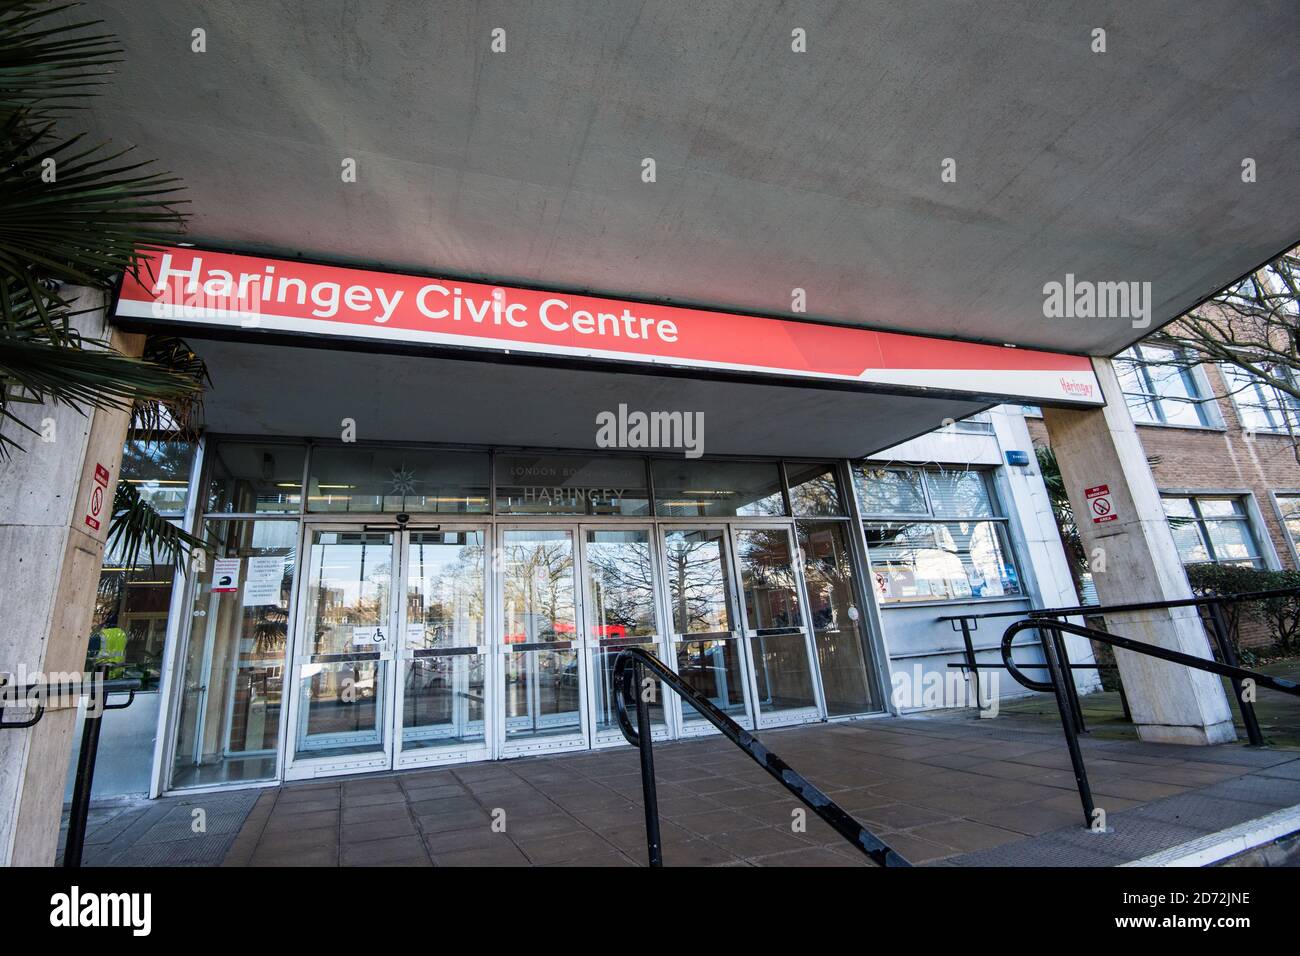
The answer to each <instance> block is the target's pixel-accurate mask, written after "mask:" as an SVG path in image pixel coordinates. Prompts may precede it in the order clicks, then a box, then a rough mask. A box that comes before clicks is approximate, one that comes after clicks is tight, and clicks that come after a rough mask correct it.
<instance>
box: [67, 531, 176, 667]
mask: <svg viewBox="0 0 1300 956" xmlns="http://www.w3.org/2000/svg"><path fill="white" fill-rule="evenodd" d="M175 573H176V571H175V568H174V567H173V566H172V565H171V564H151V563H149V559H148V557H147V556H143V557H142V559H141V560H140V561H139V562H137V563H136V565H135V566H134V567H130V568H128V567H126V566H125V565H123V563H122V562H121V561H120V560H118V559H115V557H114V556H113V555H112V554H106V555H105V560H104V566H103V567H102V568H101V569H100V572H99V588H98V589H97V590H96V592H95V609H94V616H93V618H92V619H91V627H90V639H89V641H88V643H87V645H86V670H88V671H95V670H98V669H99V668H100V667H107V669H108V670H107V676H108V678H109V679H110V680H113V679H117V678H128V679H130V678H134V679H137V680H139V681H140V692H142V693H149V692H153V691H157V690H158V680H159V677H160V675H161V673H162V659H163V646H164V644H165V643H166V640H167V618H168V612H169V611H170V609H171V597H172V580H173V578H174V576H175Z"/></svg>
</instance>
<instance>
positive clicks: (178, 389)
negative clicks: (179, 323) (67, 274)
mask: <svg viewBox="0 0 1300 956" xmlns="http://www.w3.org/2000/svg"><path fill="white" fill-rule="evenodd" d="M164 354H165V353H164ZM195 361H198V359H197V357H195ZM200 365H201V362H200ZM206 375H207V373H206V370H204V371H202V377H201V378H196V377H195V375H194V373H193V371H192V369H187V368H179V369H178V368H173V367H169V366H168V365H166V364H162V363H161V362H159V361H156V360H154V359H151V358H132V357H130V356H127V355H123V354H122V353H121V352H118V351H116V350H115V349H113V348H112V347H111V346H110V345H109V343H108V342H106V341H103V340H98V339H87V338H85V337H83V336H81V335H80V334H78V333H77V331H76V330H75V329H73V328H71V327H70V326H69V325H68V324H67V316H66V314H65V315H63V316H62V317H61V319H60V321H58V322H56V323H55V324H54V325H53V327H51V326H50V325H49V324H48V323H46V322H45V321H43V320H41V319H40V318H39V317H37V316H36V315H35V313H34V312H33V311H29V313H28V314H27V315H26V317H25V318H22V319H20V320H18V321H16V322H14V323H12V324H8V325H0V424H4V423H12V424H15V425H17V426H18V427H20V428H23V429H25V430H26V431H29V432H32V431H34V429H33V428H32V427H31V426H30V425H29V424H27V423H26V422H25V421H24V420H23V419H22V417H20V415H19V412H18V409H17V408H16V407H15V406H16V405H24V404H32V403H45V402H49V403H53V404H58V405H64V406H67V407H70V408H73V409H76V410H77V411H80V412H82V413H83V414H84V413H85V412H86V411H87V410H88V409H91V408H131V407H132V406H136V405H141V404H146V403H158V402H161V403H163V404H164V405H167V406H168V407H176V408H192V407H193V406H194V405H196V404H197V402H198V401H199V397H200V395H201V393H202V388H203V382H204V380H205V379H206ZM20 447H21V446H20V445H19V444H18V442H17V441H16V440H15V439H14V438H13V437H11V436H8V435H5V434H4V433H3V432H0V457H3V456H5V455H7V454H8V453H9V452H10V451H13V450H16V449H17V448H20Z"/></svg>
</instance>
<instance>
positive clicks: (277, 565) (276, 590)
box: [244, 557, 284, 607]
mask: <svg viewBox="0 0 1300 956" xmlns="http://www.w3.org/2000/svg"><path fill="white" fill-rule="evenodd" d="M283 580H284V558H282V557H270V558H268V557H256V558H249V559H248V580H247V581H246V582H245V583H244V607H261V606H263V605H266V604H279V603H280V584H281V583H282V582H283Z"/></svg>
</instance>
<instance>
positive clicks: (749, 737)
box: [614, 647, 911, 866]
mask: <svg viewBox="0 0 1300 956" xmlns="http://www.w3.org/2000/svg"><path fill="white" fill-rule="evenodd" d="M647 671H649V672H651V673H653V674H654V675H655V676H656V677H657V678H659V680H660V681H661V682H662V683H663V684H664V686H666V687H668V688H671V689H672V690H673V691H674V692H675V693H676V694H677V695H678V696H679V697H681V698H682V700H683V701H685V702H686V703H688V704H690V705H691V706H692V707H694V708H695V709H696V710H697V711H699V713H700V715H701V716H702V717H704V719H705V720H707V721H708V722H709V723H711V724H712V725H713V726H714V727H716V728H718V730H719V731H721V733H722V735H723V736H724V737H725V738H726V739H727V740H729V741H731V742H732V743H733V744H735V745H736V746H737V747H739V748H740V749H741V750H742V751H744V752H745V753H746V754H747V755H748V756H749V757H750V758H751V759H753V761H754V762H755V763H756V764H758V765H759V766H760V767H762V768H763V769H764V770H766V771H767V772H768V773H769V774H771V775H772V776H773V777H774V778H775V779H776V780H777V782H779V783H780V784H781V785H782V786H783V787H785V788H786V789H787V790H789V791H790V792H791V793H792V794H794V795H795V796H796V797H798V798H799V800H800V801H801V802H802V803H803V804H804V805H805V806H807V807H808V809H810V810H812V812H813V813H815V814H817V816H819V817H820V818H821V819H822V820H823V821H825V822H826V823H827V824H829V825H830V826H831V828H832V829H834V830H835V832H836V833H838V834H839V835H840V836H842V837H843V838H844V839H845V840H846V841H847V842H848V843H850V844H852V845H853V846H855V847H857V848H858V850H860V851H861V852H862V853H863V854H864V855H865V856H867V857H869V858H870V859H871V860H873V861H874V862H875V863H877V864H879V865H880V866H911V864H910V863H908V862H907V860H905V859H903V857H902V856H900V855H899V853H898V851H896V850H894V849H893V848H892V847H890V846H889V845H888V844H886V843H885V842H884V841H882V840H881V839H880V838H879V837H877V836H876V835H875V834H873V833H872V832H871V831H870V830H868V829H867V828H866V827H864V826H863V825H862V824H861V823H859V822H858V821H857V820H855V819H854V818H853V817H852V816H850V815H849V814H848V813H847V812H846V811H845V810H843V809H842V808H841V807H840V806H839V804H837V803H836V802H835V801H834V800H832V799H831V798H830V797H828V796H827V795H826V794H825V793H823V792H822V791H821V790H819V789H818V788H817V787H815V786H813V784H811V783H809V782H808V781H807V780H806V779H804V778H803V777H802V776H800V775H799V774H798V773H796V772H795V771H794V770H793V769H792V768H791V767H790V765H789V764H787V763H786V762H785V761H784V760H782V759H781V758H780V757H778V756H777V755H776V754H774V753H772V752H771V751H770V750H768V749H767V747H766V746H764V745H763V743H762V741H760V740H759V739H758V738H757V737H755V736H754V735H753V734H751V733H750V732H749V731H747V730H745V728H743V727H741V726H740V724H738V723H736V722H735V721H734V720H732V719H731V718H730V717H728V716H727V715H726V714H725V713H723V712H722V711H721V710H720V709H719V708H718V707H717V706H715V705H714V704H713V702H712V701H711V700H709V699H708V698H707V697H705V696H704V695H703V694H701V693H700V692H699V691H697V690H695V688H693V687H691V686H690V685H689V684H687V683H686V682H685V681H684V680H682V678H681V677H680V675H678V674H677V673H675V672H674V671H672V670H670V669H669V667H668V666H667V665H666V664H665V663H664V662H663V661H661V660H659V658H657V657H655V656H654V655H653V654H651V653H649V652H648V651H646V650H644V649H643V648H639V647H631V648H626V649H624V650H622V651H620V652H619V654H618V657H616V658H615V659H614V688H615V694H614V699H615V702H616V703H617V705H618V725H619V729H620V730H622V731H623V736H624V738H626V740H627V742H628V743H630V744H632V746H634V747H636V748H637V749H638V750H639V751H640V755H641V789H642V794H643V797H644V803H645V829H646V852H647V854H648V855H649V858H650V865H651V866H663V846H662V842H661V840H660V833H659V802H658V796H657V792H656V788H655V765H654V745H653V737H654V734H653V732H652V730H651V726H650V699H649V695H648V694H647V693H646V690H648V688H649V685H647V684H646V672H647ZM629 704H631V705H632V706H633V707H635V708H636V727H635V728H634V727H633V726H632V722H631V720H630V719H629V717H628V705H629Z"/></svg>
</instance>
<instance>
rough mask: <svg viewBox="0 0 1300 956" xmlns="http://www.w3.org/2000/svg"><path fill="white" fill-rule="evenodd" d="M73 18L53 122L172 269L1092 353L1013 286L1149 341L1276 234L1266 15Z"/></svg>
mask: <svg viewBox="0 0 1300 956" xmlns="http://www.w3.org/2000/svg"><path fill="white" fill-rule="evenodd" d="M87 6H88V8H89V9H90V12H92V13H93V14H95V15H100V16H102V17H103V18H104V19H105V20H106V21H107V22H108V24H109V26H110V27H111V28H112V29H113V30H115V31H116V32H117V33H118V34H119V36H120V38H121V40H122V42H123V44H124V46H125V48H126V62H125V63H124V65H123V66H122V69H121V73H120V76H118V77H117V78H116V79H115V81H114V83H113V85H112V86H111V87H110V88H109V89H108V91H107V92H106V94H105V95H104V96H103V97H102V98H101V99H100V101H99V102H98V103H97V104H96V105H95V108H94V110H93V111H92V112H91V113H89V114H87V116H86V122H88V124H89V126H90V128H91V130H92V131H93V133H94V134H95V135H97V136H99V137H102V138H111V139H112V140H113V142H114V143H117V144H134V145H136V146H138V147H139V148H140V151H141V152H142V153H143V154H144V155H146V156H152V157H157V158H158V159H159V160H160V161H161V165H162V166H163V167H165V168H167V169H169V170H171V171H173V172H175V173H176V174H178V175H180V176H181V177H183V179H184V180H185V182H186V183H187V184H188V186H189V197H190V199H192V201H193V206H192V209H193V213H194V218H193V223H192V226H191V232H192V234H193V237H194V239H195V241H197V242H200V243H208V244H216V245H221V246H228V247H232V248H237V249H246V250H249V251H255V252H267V253H273V254H280V255H299V254H301V255H304V256H307V257H312V258H321V259H326V260H331V261H336V262H342V263H356V264H365V265H370V266H380V267H385V266H386V267H393V268H398V269H408V270H415V271H421V272H429V273H433V274H444V275H460V276H465V277H485V278H491V279H496V280H499V281H506V282H517V283H522V284H529V283H531V284H537V285H543V286H551V287H557V288H563V289H570V290H594V291H599V292H605V293H610V294H613V295H622V296H629V297H641V298H648V299H652V300H670V301H674V302H679V303H694V304H702V305H709V306H712V307H717V308H722V309H736V310H744V311H756V312H761V313H771V314H788V313H789V310H790V308H791V290H792V289H794V288H802V289H805V290H806V292H807V303H808V312H807V314H808V316H809V317H815V318H820V319H824V320H828V321H835V322H847V323H853V324H858V325H865V326H873V327H878V328H885V329H899V330H911V331H917V332H924V333H931V334H938V335H946V336H955V337H964V338H971V339H977V340H984V341H994V342H1014V343H1018V344H1021V345H1030V346H1037V347H1044V348H1054V349H1062V350H1069V351H1077V352H1088V353H1092V354H1110V353H1113V352H1115V351H1117V350H1119V349H1121V348H1122V347H1124V346H1126V345H1127V344H1129V343H1130V342H1131V341H1133V340H1134V339H1136V338H1138V337H1139V336H1140V335H1141V334H1142V331H1141V330H1135V329H1134V328H1132V326H1131V324H1130V323H1129V322H1127V321H1124V320H1118V319H1091V320H1087V319H1074V320H1070V319H1046V318H1044V317H1043V308H1042V306H1043V294H1042V287H1043V285H1044V283H1046V282H1049V281H1053V280H1062V279H1063V278H1064V276H1065V275H1066V273H1073V274H1074V275H1075V276H1077V277H1079V278H1082V279H1090V280H1094V281H1125V280H1127V281H1149V282H1151V283H1152V292H1153V300H1154V307H1153V320H1154V321H1153V325H1158V324H1160V323H1161V322H1164V321H1166V320H1168V319H1170V318H1172V317H1174V316H1176V315H1177V314H1179V313H1180V312H1182V311H1184V310H1185V309H1186V308H1188V307H1189V306H1191V305H1192V304H1194V303H1195V302H1196V301H1197V300H1199V299H1200V298H1202V297H1203V296H1205V295H1207V294H1209V293H1211V292H1213V291H1215V290H1216V289H1217V288H1218V287H1220V286H1221V285H1223V284H1225V283H1226V282H1228V281H1230V280H1231V279H1233V278H1235V277H1236V276H1237V275H1239V274H1241V273H1243V272H1245V271H1246V270H1248V269H1249V268H1251V267H1253V266H1255V265H1256V264H1258V263H1259V262H1261V261H1262V260H1264V259H1265V258H1267V257H1268V256H1269V255H1271V254H1273V253H1275V252H1277V251H1279V250H1281V249H1282V248H1283V247H1285V246H1286V245H1288V244H1289V243H1292V242H1294V241H1296V240H1297V238H1298V234H1300V229H1298V228H1297V225H1298V224H1300V175H1297V173H1300V160H1297V151H1296V142H1297V132H1300V111H1297V110H1296V108H1295V95H1296V90H1297V88H1300V84H1297V79H1298V77H1297V67H1296V63H1297V57H1296V55H1295V38H1296V36H1297V35H1300V29H1298V28H1300V5H1297V4H1295V3H1294V2H1291V0H1288V2H1278V3H1257V4H1248V5H1247V4H1239V3H1235V2H1232V0H1209V2H1204V3H1197V4H1187V3H1182V2H1155V0H1148V2H1143V3H1131V2H1115V3H1104V4H1088V5H1082V6H1081V5H1079V4H1076V3H1073V2H1070V0H1020V2H1013V0H1006V2H999V3H996V4H963V3H957V2H953V0H912V2H908V3H901V4H900V3H891V2H858V3H808V2H798V0H796V2H789V3H757V4H756V3H750V2H741V0H711V2H708V0H705V2H700V0H693V2H657V3H638V4H633V3H608V2H601V0H589V2H555V3H550V2H548V3H529V4H521V3H497V2H479V3H437V4H432V3H425V2H416V0H311V2H305V0H303V2H257V3H250V2H246V0H203V2H201V3H200V2H198V0H132V2H130V3H107V2H91V3H89V4H88V5H87ZM83 12H84V11H81V10H78V11H74V12H73V15H75V16H78V17H81V16H82V14H83ZM197 27H201V28H203V29H204V30H205V31H206V43H207V52H205V53H193V52H191V51H190V45H191V31H192V30H194V29H195V28H197ZM496 27H501V28H503V29H504V30H505V31H506V44H507V46H506V52H505V53H492V52H490V50H489V43H490V41H491V36H490V34H491V31H492V30H493V28H496ZM1094 27H1102V28H1104V29H1105V30H1106V31H1107V52H1105V53H1103V54H1097V53H1093V52H1091V50H1090V43H1091V31H1092V29H1093V28H1094ZM795 28H802V29H804V30H806V31H807V52H806V53H794V52H791V49H790V42H791V31H792V30H793V29H795ZM345 157H352V158H354V159H356V160H357V164H358V181H357V182H356V183H350V184H345V183H343V182H342V181H341V177H340V163H341V161H342V160H343V159H344V158H345ZM646 157H651V158H653V159H654V160H655V161H656V164H657V181H656V182H655V183H652V184H647V183H643V182H642V181H641V171H642V160H643V158H646ZM948 157H951V158H953V159H955V160H956V162H957V181H956V182H955V183H943V182H941V181H940V164H941V162H942V160H943V159H945V158H948ZM1244 157H1250V158H1253V159H1254V160H1255V161H1256V164H1257V169H1258V182H1255V183H1252V184H1245V183H1243V182H1242V181H1241V175H1240V173H1241V162H1242V159H1243V158H1244Z"/></svg>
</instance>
